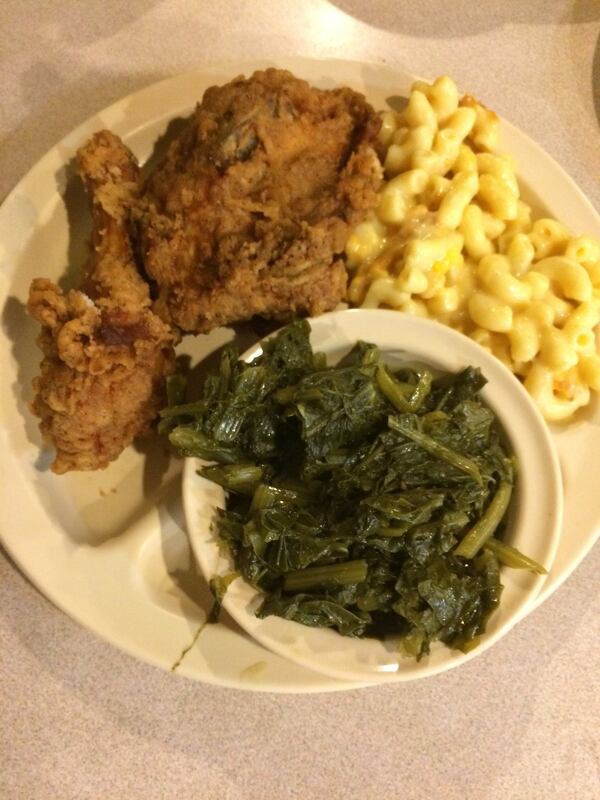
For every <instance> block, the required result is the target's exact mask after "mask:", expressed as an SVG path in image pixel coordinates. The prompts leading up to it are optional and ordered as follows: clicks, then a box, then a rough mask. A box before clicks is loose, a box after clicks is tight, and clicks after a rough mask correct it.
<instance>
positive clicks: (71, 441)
mask: <svg viewBox="0 0 600 800" xmlns="http://www.w3.org/2000/svg"><path fill="white" fill-rule="evenodd" d="M78 163H79V171H80V174H81V176H82V178H83V180H84V182H85V184H86V186H87V188H88V191H89V193H90V196H91V198H92V214H93V220H94V233H93V250H92V254H91V257H90V260H89V263H88V266H87V268H86V270H85V273H84V275H83V277H82V282H81V284H80V288H79V289H78V290H71V291H69V292H68V293H66V294H65V293H63V291H62V290H61V289H60V288H59V287H58V286H56V285H55V284H54V283H52V282H51V281H49V280H46V279H44V278H39V279H37V280H34V281H33V283H32V285H31V289H30V294H29V302H28V310H29V312H30V314H31V315H32V316H33V317H34V318H35V319H37V320H38V321H39V322H40V323H41V325H42V331H41V333H40V336H39V339H38V342H39V345H40V347H41V349H42V352H43V353H44V359H43V361H42V364H41V375H40V376H39V377H37V378H36V379H35V381H34V391H35V398H34V400H33V403H32V409H33V411H34V413H35V414H36V415H37V416H38V417H40V419H41V422H40V429H41V431H42V434H43V435H44V437H45V438H47V439H48V440H49V441H51V442H52V443H53V444H54V446H55V448H56V458H55V460H54V464H53V467H52V468H53V470H54V471H55V472H58V473H63V472H67V471H68V470H73V469H78V470H92V469H99V468H103V467H106V466H107V465H108V464H109V463H110V462H111V461H112V460H113V459H114V458H116V457H117V456H118V455H119V454H120V453H121V451H122V450H123V448H124V447H126V446H127V445H128V444H130V443H131V442H132V441H133V439H134V438H135V437H136V436H140V435H143V434H145V433H147V432H148V430H149V428H150V426H151V423H152V420H153V419H154V418H155V417H156V415H157V413H158V410H159V409H160V407H161V405H162V404H163V403H164V396H163V385H164V376H165V375H166V374H168V373H170V372H172V371H173V368H174V351H173V344H174V335H173V333H172V331H171V329H170V327H169V326H168V325H166V324H165V323H164V322H163V321H162V320H161V319H160V318H159V317H158V316H157V315H156V314H155V313H154V312H153V311H152V309H151V299H150V292H149V287H148V284H147V283H146V281H145V280H144V279H143V278H142V276H141V275H140V274H139V271H138V269H137V267H136V264H135V260H134V257H133V251H132V245H131V241H130V237H129V215H130V209H131V207H132V205H133V203H134V201H135V198H136V196H137V194H138V191H139V170H138V167H137V164H136V162H135V159H134V158H133V156H132V155H131V153H130V152H129V150H127V148H125V147H124V145H123V144H122V143H121V142H120V140H119V139H118V138H117V137H115V136H113V134H111V133H109V132H108V131H102V132H100V133H98V134H96V135H95V136H94V137H93V138H92V139H91V140H90V142H89V143H88V144H87V145H86V146H85V147H83V148H82V149H81V150H80V152H79V154H78Z"/></svg>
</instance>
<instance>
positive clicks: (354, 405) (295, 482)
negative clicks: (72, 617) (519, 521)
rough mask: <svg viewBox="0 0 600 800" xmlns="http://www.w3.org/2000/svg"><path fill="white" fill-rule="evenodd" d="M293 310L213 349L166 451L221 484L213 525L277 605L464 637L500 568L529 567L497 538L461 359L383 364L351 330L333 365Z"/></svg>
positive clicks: (435, 636)
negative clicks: (196, 463)
mask: <svg viewBox="0 0 600 800" xmlns="http://www.w3.org/2000/svg"><path fill="white" fill-rule="evenodd" d="M309 333H310V327H309V325H308V323H307V322H306V321H301V322H296V323H293V324H292V325H289V326H288V327H287V328H284V329H283V331H281V332H280V333H279V334H278V335H276V336H275V337H273V338H271V339H269V340H267V341H266V342H265V343H264V344H263V348H262V355H261V356H260V357H258V358H256V359H255V360H254V361H252V362H251V363H249V364H248V363H244V362H242V361H239V360H238V357H237V353H236V352H235V351H234V350H233V349H232V348H227V349H225V351H224V352H223V355H222V361H221V366H220V370H219V372H218V373H212V374H210V375H209V376H208V378H207V380H206V383H205V385H204V389H203V393H202V395H201V396H200V398H199V399H197V400H195V401H193V402H190V403H186V404H182V405H178V406H170V407H167V408H166V409H164V410H163V411H162V412H161V415H162V418H163V421H164V423H168V424H170V426H171V428H172V430H171V433H170V440H171V442H172V443H173V444H174V446H175V447H176V448H177V449H178V450H179V452H180V453H182V454H183V455H186V456H198V457H200V458H203V459H205V460H208V461H213V462H217V463H216V464H212V465H210V466H205V467H203V468H202V470H201V474H202V475H204V476H205V477H206V478H208V479H209V480H212V481H214V482H216V483H218V484H220V485H221V486H223V487H224V488H225V489H226V490H227V491H228V498H227V504H226V509H221V510H219V511H218V517H217V520H216V523H215V525H216V528H217V530H218V536H219V538H220V540H221V541H222V542H224V543H226V544H227V545H228V547H229V550H230V552H231V555H232V558H233V561H234V564H235V568H236V570H239V571H240V572H241V574H242V575H243V576H244V578H245V579H246V580H247V581H249V583H250V584H252V585H253V586H254V587H256V588H257V589H259V590H260V591H261V592H263V593H264V600H263V602H262V605H261V606H260V608H259V610H258V612H257V613H258V615H259V616H266V615H269V614H277V615H279V616H282V617H284V618H286V619H290V620H295V621H297V622H300V623H304V624H306V625H312V626H323V627H331V628H334V629H335V630H337V631H339V632H340V633H341V634H346V635H350V636H375V637H383V636H392V637H397V638H398V640H399V643H400V647H401V649H402V650H403V651H404V652H405V653H406V654H409V655H413V656H416V657H418V658H420V657H421V656H423V655H425V654H426V653H428V652H429V647H430V644H431V642H433V641H436V640H441V641H443V642H445V643H446V644H448V645H450V646H452V647H458V648H461V649H470V648H472V647H474V646H475V645H476V644H477V642H478V637H479V636H480V635H481V633H482V632H483V631H484V629H485V625H486V620H487V618H488V617H489V615H490V614H491V613H492V612H493V610H494V609H495V608H496V606H497V605H498V602H499V599H500V593H501V590H502V586H501V582H500V565H501V564H507V565H510V566H513V567H520V568H525V569H530V570H533V571H536V572H544V569H543V567H541V566H540V565H539V564H537V563H536V562H534V561H532V560H530V559H528V558H526V557H525V556H523V555H522V554H521V553H520V552H519V551H518V550H516V549H515V548H512V547H511V546H510V545H508V544H507V543H505V542H504V541H503V535H504V529H505V526H506V514H507V510H508V507H509V503H510V499H511V494H512V490H513V485H514V483H515V467H516V465H515V461H514V457H513V456H512V454H511V452H510V451H509V448H508V445H507V444H506V442H505V440H504V436H503V432H502V430H501V429H500V426H499V423H498V422H497V420H496V418H495V416H494V414H493V412H492V411H491V410H490V409H489V408H488V407H487V406H486V405H485V404H484V403H483V402H482V400H481V399H480V397H479V390H480V389H481V388H482V386H483V385H484V384H485V382H486V381H485V378H484V377H483V376H482V374H481V373H480V371H479V370H477V369H474V368H471V367H467V368H466V369H464V370H463V371H462V372H460V373H459V374H457V375H448V374H444V375H434V374H432V372H431V371H430V370H429V369H428V368H427V367H425V366H422V365H413V366H404V367H402V368H400V369H398V370H395V371H394V370H391V369H390V368H388V367H387V366H386V364H385V362H384V360H383V356H382V354H381V353H380V351H379V350H378V349H377V348H376V347H375V346H374V345H370V344H366V343H364V342H358V343H357V344H356V345H355V347H354V348H353V349H352V350H351V351H350V352H349V353H348V354H347V355H346V356H345V357H344V358H343V359H342V360H341V361H340V362H339V363H338V364H337V365H335V366H327V364H326V361H325V356H324V355H323V354H319V353H316V354H315V353H313V351H312V348H311V345H310V341H309Z"/></svg>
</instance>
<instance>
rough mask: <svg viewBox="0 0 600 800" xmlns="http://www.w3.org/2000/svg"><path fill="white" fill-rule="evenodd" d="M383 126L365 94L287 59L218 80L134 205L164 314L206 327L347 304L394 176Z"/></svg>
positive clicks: (188, 326)
mask: <svg viewBox="0 0 600 800" xmlns="http://www.w3.org/2000/svg"><path fill="white" fill-rule="evenodd" d="M379 125H380V122H379V118H378V116H377V115H376V114H375V112H374V111H373V109H372V108H371V106H370V105H369V104H368V103H367V102H366V100H365V99H364V97H363V96H362V95H360V94H357V93H356V92H354V91H352V90H350V89H347V88H340V89H334V90H327V91H325V90H319V89H314V88H312V87H310V86H309V84H308V83H306V82H305V81H303V80H298V79H297V78H295V77H294V76H293V75H291V73H289V72H285V71H281V70H275V69H269V70H266V71H265V72H257V73H255V74H254V75H253V76H252V77H251V78H249V79H245V78H237V79H235V80H234V81H232V82H231V83H228V84H227V85H225V86H222V87H212V88H210V89H208V90H207V91H206V92H205V94H204V97H203V99H202V103H201V104H200V105H199V106H198V107H197V109H196V112H195V114H194V115H193V116H192V117H191V119H190V120H189V122H188V124H187V126H186V127H185V129H184V130H183V132H182V133H181V135H180V136H179V137H178V138H177V139H176V140H175V141H174V142H173V143H172V144H171V146H170V149H169V151H168V153H167V156H166V158H165V160H164V162H163V163H162V164H161V165H160V166H159V167H158V168H157V169H156V171H155V172H154V173H153V174H152V175H151V176H150V178H149V180H148V181H147V184H146V187H145V190H144V192H143V194H142V196H141V199H140V202H139V204H138V206H137V209H136V211H135V212H134V215H135V218H136V221H137V229H138V235H139V245H140V250H141V254H142V258H143V262H144V266H145V269H146V271H147V273H148V275H149V276H150V277H151V278H152V279H153V280H154V281H155V283H156V286H157V291H158V300H157V303H156V309H157V311H158V313H159V314H160V315H161V317H162V318H163V319H165V320H166V321H168V322H170V323H172V324H174V325H176V326H178V327H179V328H181V329H182V330H184V331H189V332H196V333H199V332H207V331H210V330H211V329H212V328H214V327H217V326H219V325H225V324H227V323H230V322H234V321H240V320H245V319H249V318H250V317H252V316H254V315H263V316H266V317H269V318H272V319H280V320H285V319H288V318H290V317H291V316H293V315H295V314H309V315H315V314H320V313H322V312H324V311H328V310H330V309H332V308H334V307H335V306H336V305H337V304H338V303H339V302H340V301H341V300H342V299H343V297H344V294H345V289H346V271H345V267H344V262H343V259H342V254H343V250H344V245H345V240H346V236H347V232H348V227H349V225H352V224H354V223H355V222H356V221H358V220H359V219H360V218H361V217H362V216H364V215H365V214H366V212H367V211H368V210H369V209H370V208H372V207H373V206H374V204H375V194H376V190H377V188H378V186H379V183H380V181H381V177H382V172H381V165H380V162H379V160H378V158H377V155H376V152H375V147H376V144H377V133H378V130H379Z"/></svg>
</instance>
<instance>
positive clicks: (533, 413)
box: [183, 309, 563, 683]
mask: <svg viewBox="0 0 600 800" xmlns="http://www.w3.org/2000/svg"><path fill="white" fill-rule="evenodd" d="M310 325H311V342H312V345H313V348H314V349H315V351H317V352H318V351H321V352H325V353H326V354H327V357H328V360H329V362H330V363H335V362H336V361H337V360H338V359H339V358H340V357H341V356H343V355H344V354H345V353H346V352H347V351H348V350H349V349H350V348H351V347H352V346H353V345H354V344H355V342H356V341H357V340H359V339H362V340H363V341H367V342H372V343H374V344H376V345H377V346H378V347H379V348H380V349H381V351H382V352H383V354H384V358H385V360H386V362H387V363H388V364H390V365H391V366H393V367H398V366H400V365H401V364H402V363H406V362H411V361H413V362H414V361H421V362H424V363H427V364H429V365H431V366H432V367H434V368H437V369H440V370H443V371H445V372H457V371H459V370H461V369H463V368H464V367H466V366H469V365H471V366H475V367H480V368H481V370H482V372H483V374H484V375H485V377H486V378H487V380H488V383H487V385H486V386H485V387H484V389H483V390H482V392H481V394H482V397H483V399H484V400H485V401H486V403H487V404H488V405H489V406H490V407H491V408H492V410H493V411H494V412H495V414H496V416H497V417H498V419H499V420H500V423H501V425H502V426H503V428H504V430H505V432H506V434H507V436H508V439H509V441H510V444H511V447H512V449H513V451H514V453H515V454H516V456H517V459H518V462H519V475H518V480H517V486H516V489H515V493H514V496H513V500H512V503H511V511H510V514H511V518H510V521H509V526H508V529H507V535H506V541H507V542H508V543H510V544H512V545H513V546H515V547H517V548H519V549H520V550H521V551H522V552H524V553H525V554H527V555H528V556H530V557H531V558H534V559H535V560H536V561H538V562H540V563H541V564H543V565H544V566H545V567H546V569H547V570H548V571H549V570H550V567H551V566H552V561H553V559H554V555H555V553H556V549H557V546H558V540H559V537H560V531H561V525H562V513H563V492H562V482H561V475H560V468H559V463H558V458H557V455H556V452H555V450H554V445H553V443H552V440H551V438H550V435H549V432H548V429H547V427H546V425H545V423H544V421H543V419H542V417H541V416H540V414H539V412H538V411H537V409H536V407H535V405H534V403H533V402H532V400H531V398H530V397H529V395H528V394H527V392H526V391H525V389H524V388H523V387H522V385H521V384H520V383H519V381H518V380H517V379H516V378H515V377H514V376H513V375H512V374H511V373H510V372H509V370H508V369H506V367H504V366H503V365H502V364H501V363H500V362H499V361H498V360H497V359H495V358H494V357H493V356H491V355H489V354H488V353H487V352H486V351H485V350H483V349H482V348H481V347H480V346H479V345H477V344H476V343H475V342H473V341H472V340H471V339H469V338H467V337H466V336H463V335H462V334H460V333H457V332H456V331H453V330H451V329H450V328H448V327H445V326H443V325H440V324H439V323H437V322H432V321H430V320H425V319H420V318H417V317H411V316H408V315H406V314H401V313H399V312H397V311H384V310H363V309H356V310H348V311H334V312H332V313H330V314H324V315H323V316H321V317H317V318H315V319H312V320H310ZM261 352H262V350H261V346H260V344H257V345H256V346H255V347H253V348H252V349H251V350H249V351H247V352H246V353H245V354H244V356H243V358H244V359H245V360H246V361H251V360H252V359H254V358H256V357H257V356H258V355H260V353H261ZM202 463H203V462H199V461H198V460H197V459H187V463H186V465H185V469H184V476H183V501H184V508H185V515H186V520H187V527H188V534H189V537H190V541H191V545H192V549H193V551H194V554H195V556H196V559H197V560H198V563H199V565H200V568H201V570H202V572H203V574H204V576H205V577H206V579H207V580H209V579H210V578H212V577H214V576H215V575H226V574H228V573H230V572H231V571H232V570H234V569H235V567H234V565H233V563H232V561H231V559H230V558H229V557H228V556H227V555H225V554H224V553H223V552H222V548H220V547H219V544H218V539H217V534H216V531H215V530H214V529H213V520H214V514H215V509H216V508H217V507H223V506H224V504H225V493H224V491H223V489H222V488H221V487H220V486H217V485H216V484H214V483H211V482H210V481H208V480H206V479H205V478H202V477H201V476H200V475H198V474H197V469H198V467H199V466H200V465H201V464H202ZM545 580H546V576H545V575H534V574H532V573H529V572H527V571H524V570H515V569H510V568H508V567H505V568H503V569H502V583H503V585H504V590H503V592H502V597H501V600H500V606H499V608H498V609H497V610H496V611H495V612H494V613H493V614H492V616H491V617H490V619H489V621H488V624H487V630H486V632H485V634H484V635H483V636H482V638H481V643H480V644H479V646H478V647H476V648H475V649H473V650H472V651H470V652H469V653H462V652H460V651H458V650H452V649H450V648H448V647H447V646H445V645H444V644H442V643H440V642H436V643H435V644H434V645H432V647H431V653H430V654H429V655H428V656H426V657H424V658H422V659H421V661H419V662H417V661H416V660H414V659H409V658H403V657H402V656H401V655H400V654H399V653H397V652H395V650H394V647H393V645H392V644H391V643H389V642H388V643H386V642H384V641H380V640H377V639H370V638H365V639H356V638H351V637H346V636H342V635H340V634H338V633H337V632H335V631H333V630H330V629H325V628H311V627H308V626H305V625H301V624H300V623H297V622H291V621H288V620H285V619H282V618H281V617H276V616H269V617H266V618H264V619H259V618H258V617H257V616H255V614H254V612H255V610H256V608H257V607H258V606H259V605H260V602H261V597H262V596H261V594H260V592H258V591H257V590H256V589H254V588H253V587H252V586H250V584H248V583H247V582H246V581H245V580H243V579H242V578H237V579H236V580H234V581H233V582H232V583H231V584H230V586H229V588H228V590H227V592H226V594H225V598H224V601H223V606H224V608H225V609H226V610H227V611H228V612H229V614H231V616H232V617H233V618H234V619H235V620H236V621H237V622H238V623H239V624H240V625H241V626H242V628H244V629H245V630H246V631H247V632H248V633H249V634H250V635H251V636H253V637H254V638H255V639H256V640H257V641H258V642H260V643H261V644H263V645H264V646H265V647H267V648H269V649H270V650H273V651H274V652H275V653H278V654H279V655H282V656H284V657H287V658H289V659H290V660H291V661H295V662H297V663H298V664H302V665H303V666H305V667H308V668H310V669H313V670H316V671H318V672H320V673H322V674H324V675H330V676H332V677H335V678H341V679H346V680H360V681H369V682H371V683H387V682H393V681H406V680H412V679H415V678H423V677H426V676H428V675H434V674H436V673H438V672H443V671H444V670H447V669H450V668H452V667H456V666H458V665H459V664H462V663H464V662H465V661H468V660H469V659H471V658H474V657H475V656H477V655H478V654H480V653H483V651H484V650H486V649H487V648H488V647H490V646H491V645H492V644H493V643H494V642H497V641H498V639H500V638H501V637H502V636H504V634H506V633H507V632H508V631H509V630H510V629H511V628H512V627H513V625H515V624H516V623H517V622H518V621H519V620H520V619H522V618H523V617H524V616H525V615H526V614H527V613H528V612H529V611H530V610H532V609H533V606H534V600H535V598H536V595H537V594H538V592H539V591H540V589H541V587H542V585H543V583H544V581H545Z"/></svg>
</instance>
